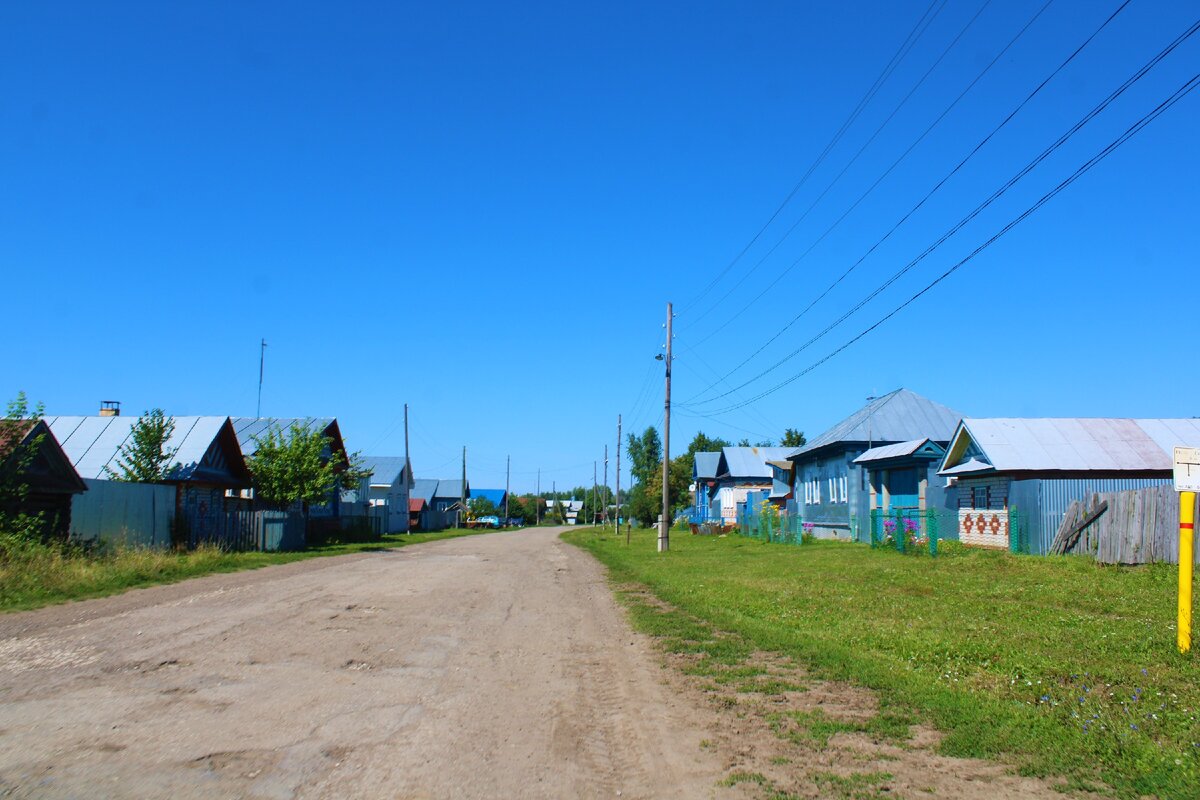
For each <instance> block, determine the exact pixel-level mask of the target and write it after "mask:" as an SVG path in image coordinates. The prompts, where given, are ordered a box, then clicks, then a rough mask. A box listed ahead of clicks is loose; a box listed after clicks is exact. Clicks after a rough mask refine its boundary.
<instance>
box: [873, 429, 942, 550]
mask: <svg viewBox="0 0 1200 800" xmlns="http://www.w3.org/2000/svg"><path fill="white" fill-rule="evenodd" d="M944 455H946V448H945V447H944V446H943V445H942V444H939V443H938V442H935V441H933V440H932V439H928V438H926V439H913V440H912V441H908V442H900V443H899V444H885V445H883V446H881V447H873V448H871V449H870V450H868V451H866V452H865V453H863V454H862V455H861V456H859V457H858V458H856V459H854V464H856V465H858V466H859V467H860V468H862V469H866V470H867V494H868V501H867V508H868V510H869V524H870V529H869V530H870V534H871V536H872V541H881V540H882V537H883V535H884V534H885V533H886V523H887V521H888V520H891V521H892V524H894V525H896V526H901V525H903V524H905V523H908V524H912V525H913V526H915V528H914V530H913V533H914V534H915V535H917V536H928V535H936V536H938V537H939V538H951V539H953V538H955V537H956V536H957V532H958V518H957V508H958V506H957V501H956V493H955V491H954V489H953V488H952V487H948V486H947V482H946V480H945V479H944V478H940V477H938V474H937V471H938V469H939V467H941V463H942V457H943V456H944Z"/></svg>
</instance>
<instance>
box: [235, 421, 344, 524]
mask: <svg viewBox="0 0 1200 800" xmlns="http://www.w3.org/2000/svg"><path fill="white" fill-rule="evenodd" d="M229 421H230V423H231V424H232V425H233V430H234V433H235V434H236V435H237V441H238V446H239V447H241V449H242V456H243V458H245V459H246V460H247V461H249V460H250V458H251V457H252V456H253V455H254V454H255V453H257V452H258V440H259V439H262V438H264V437H265V436H266V435H267V432H268V431H270V430H272V429H275V430H278V431H279V433H280V434H281V435H282V436H283V439H284V441H289V440H290V438H291V431H292V426H293V425H298V426H299V427H300V428H302V429H304V430H305V431H308V432H312V431H320V433H321V434H322V435H323V436H324V437H325V439H326V445H325V448H324V449H323V450H322V452H321V459H322V460H323V461H324V462H326V463H328V462H329V460H330V459H332V458H336V459H337V460H338V463H339V464H342V465H345V464H347V463H348V461H349V459H348V456H347V454H346V443H345V442H344V441H343V440H342V431H341V428H340V427H339V426H338V421H337V419H336V418H334V417H231V418H230V420H229ZM230 494H231V496H237V497H240V498H241V499H243V500H250V501H252V500H253V499H254V491H253V490H252V489H246V490H244V491H242V492H240V493H232V492H231V493H230ZM352 496H353V497H356V498H357V494H352ZM359 499H361V498H359ZM341 504H342V492H340V491H337V490H331V491H330V492H329V499H328V500H327V501H326V502H325V503H320V504H316V505H313V506H311V507H310V508H309V510H308V511H309V514H311V515H312V516H314V517H340V516H342V514H343V512H342V508H341ZM362 513H366V510H365V506H364V508H363V511H362Z"/></svg>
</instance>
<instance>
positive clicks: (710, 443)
mask: <svg viewBox="0 0 1200 800" xmlns="http://www.w3.org/2000/svg"><path fill="white" fill-rule="evenodd" d="M726 447H729V440H728V439H712V438H710V437H708V436H705V435H704V431H700V432H699V433H697V434H696V435H695V436H694V437H693V438H692V441H691V444H689V445H688V448H687V452H686V453H685V455H687V457H688V461H689V462H690V461H691V460H692V457H693V456H695V455H696V453H719V452H720V451H721V450H722V449H724V448H726Z"/></svg>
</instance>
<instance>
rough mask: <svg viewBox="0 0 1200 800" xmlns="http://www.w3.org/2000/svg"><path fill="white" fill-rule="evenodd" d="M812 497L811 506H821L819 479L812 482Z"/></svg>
mask: <svg viewBox="0 0 1200 800" xmlns="http://www.w3.org/2000/svg"><path fill="white" fill-rule="evenodd" d="M812 496H813V497H812V502H813V505H814V506H819V505H821V481H820V480H819V479H818V480H815V481H813V482H812Z"/></svg>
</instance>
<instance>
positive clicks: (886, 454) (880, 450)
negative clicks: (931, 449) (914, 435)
mask: <svg viewBox="0 0 1200 800" xmlns="http://www.w3.org/2000/svg"><path fill="white" fill-rule="evenodd" d="M928 441H930V440H929V438H928V437H927V438H924V439H910V440H909V441H907V442H897V443H896V444H885V445H883V446H882V447H872V448H871V449H870V450H868V451H867V452H865V453H863V454H862V455H861V456H859V457H858V458H856V459H854V463H855V464H863V463H865V462H867V461H886V460H887V459H889V458H901V457H903V456H911V455H912V454H913V453H915V452H917V451H918V450H920V449H921V447H922V445H924V444H925V443H926V442H928ZM935 445H936V442H935ZM937 452H940V449H939V450H938V451H937Z"/></svg>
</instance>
